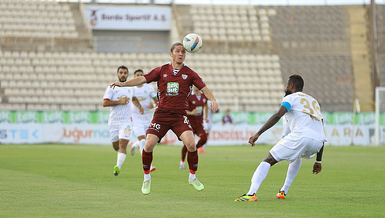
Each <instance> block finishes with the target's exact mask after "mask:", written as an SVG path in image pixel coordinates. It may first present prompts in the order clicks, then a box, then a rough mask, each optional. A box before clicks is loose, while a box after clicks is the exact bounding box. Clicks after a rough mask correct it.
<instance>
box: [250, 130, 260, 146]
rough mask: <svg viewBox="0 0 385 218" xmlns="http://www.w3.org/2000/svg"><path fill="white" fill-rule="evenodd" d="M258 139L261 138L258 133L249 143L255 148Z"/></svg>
mask: <svg viewBox="0 0 385 218" xmlns="http://www.w3.org/2000/svg"><path fill="white" fill-rule="evenodd" d="M258 138H259V135H258V134H257V133H255V134H254V135H253V136H251V137H250V138H249V143H250V144H251V146H252V147H253V146H254V143H255V142H256V141H257V140H258Z"/></svg>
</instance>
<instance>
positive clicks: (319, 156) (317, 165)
mask: <svg viewBox="0 0 385 218" xmlns="http://www.w3.org/2000/svg"><path fill="white" fill-rule="evenodd" d="M324 146H325V145H322V148H321V149H320V150H319V152H318V153H317V157H316V159H315V163H314V165H313V174H316V175H317V174H318V173H320V172H321V170H322V165H321V161H322V154H323V152H324Z"/></svg>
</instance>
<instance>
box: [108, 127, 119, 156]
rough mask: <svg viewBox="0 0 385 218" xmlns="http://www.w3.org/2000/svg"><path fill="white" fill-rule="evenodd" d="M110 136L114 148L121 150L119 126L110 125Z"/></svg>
mask: <svg viewBox="0 0 385 218" xmlns="http://www.w3.org/2000/svg"><path fill="white" fill-rule="evenodd" d="M110 137H111V142H112V148H113V149H114V150H115V151H119V126H116V125H110Z"/></svg>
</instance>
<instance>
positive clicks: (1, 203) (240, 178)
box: [0, 145, 385, 217]
mask: <svg viewBox="0 0 385 218" xmlns="http://www.w3.org/2000/svg"><path fill="white" fill-rule="evenodd" d="M270 148H271V147H270V146H255V147H253V148H252V147H250V146H213V147H208V148H207V149H206V150H207V153H206V155H200V157H199V170H198V173H197V175H198V178H199V179H200V181H201V182H202V183H203V184H204V185H205V190H203V191H202V192H197V191H195V190H194V188H193V187H192V186H190V185H189V184H188V170H184V171H183V170H179V160H180V157H179V155H180V149H181V147H178V146H165V145H158V146H157V147H156V148H155V150H154V162H153V164H154V165H155V166H156V167H157V170H156V171H155V172H153V173H152V186H151V188H152V190H151V193H150V194H149V195H143V194H142V193H141V191H140V188H141V185H142V181H143V173H142V167H141V157H140V155H138V153H139V152H138V151H137V154H135V155H134V156H131V155H128V156H127V159H126V162H125V164H124V166H123V168H122V171H121V173H120V175H119V176H118V177H115V176H113V167H114V165H115V163H116V152H115V151H113V149H112V147H111V146H91V145H0V217H246V216H249V217H260V216H263V217H383V216H384V214H383V213H384V209H385V207H384V202H385V197H384V195H383V193H384V191H385V188H384V183H385V182H384V181H385V173H384V169H385V162H384V159H385V158H384V157H385V147H332V146H328V147H326V148H325V151H324V159H323V170H322V172H321V173H320V174H319V175H313V174H312V173H311V171H312V165H313V163H314V160H304V161H303V162H302V168H301V170H300V171H299V173H298V176H297V178H296V179H295V180H294V183H293V185H292V186H291V188H290V192H289V193H288V196H287V198H286V199H285V200H279V199H276V197H275V194H276V193H277V191H278V190H279V188H281V186H282V184H283V182H284V179H285V176H286V170H287V165H288V163H287V162H282V163H280V164H278V165H276V166H274V167H273V168H271V169H270V172H269V174H268V176H267V178H266V180H265V181H264V182H263V183H262V185H261V188H260V190H259V191H258V193H257V197H258V201H257V202H234V199H235V198H236V197H238V196H240V195H242V194H244V193H246V192H247V191H248V189H249V186H250V179H251V176H252V175H253V173H254V170H255V168H256V167H257V165H258V164H259V162H260V161H261V160H262V159H263V157H264V156H266V154H267V152H268V151H269V149H270Z"/></svg>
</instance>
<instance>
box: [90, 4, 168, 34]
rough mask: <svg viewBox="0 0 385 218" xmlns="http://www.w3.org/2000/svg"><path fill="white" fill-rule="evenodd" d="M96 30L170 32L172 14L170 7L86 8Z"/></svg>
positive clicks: (91, 25)
mask: <svg viewBox="0 0 385 218" xmlns="http://www.w3.org/2000/svg"><path fill="white" fill-rule="evenodd" d="M84 8H85V11H86V14H87V17H88V22H89V24H90V27H91V28H92V29H94V30H162V31H165V30H170V29H171V20H172V13H171V7H168V6H148V7H147V6H127V7H108V6H85V7H84Z"/></svg>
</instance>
